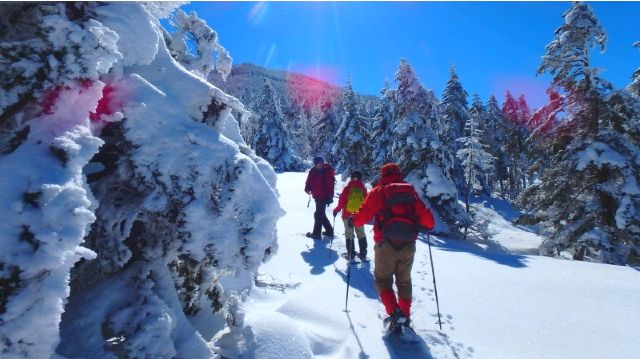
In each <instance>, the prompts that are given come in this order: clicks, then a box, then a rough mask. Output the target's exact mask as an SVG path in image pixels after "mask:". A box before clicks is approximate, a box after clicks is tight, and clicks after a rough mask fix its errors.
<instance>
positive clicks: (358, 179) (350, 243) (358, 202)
mask: <svg viewBox="0 0 640 359" xmlns="http://www.w3.org/2000/svg"><path fill="white" fill-rule="evenodd" d="M350 177H351V180H350V181H349V183H347V185H346V186H345V187H344V189H343V190H342V193H340V199H339V200H338V205H337V206H336V208H335V209H334V210H333V217H335V216H337V215H338V213H339V212H340V211H342V222H343V223H344V236H345V238H346V240H347V259H348V260H350V261H351V260H353V259H354V258H355V257H356V251H355V243H354V242H355V238H354V237H355V236H357V237H358V247H359V250H360V251H359V252H358V254H357V255H358V257H359V258H360V260H361V261H366V260H367V237H366V236H365V233H364V226H359V227H356V226H353V225H350V224H349V218H351V217H353V215H354V214H355V213H356V212H358V210H359V209H360V207H361V206H362V203H363V202H364V199H365V198H366V197H367V188H366V187H365V186H364V184H363V183H362V173H361V172H360V171H353V172H351V176H350ZM354 231H355V236H354Z"/></svg>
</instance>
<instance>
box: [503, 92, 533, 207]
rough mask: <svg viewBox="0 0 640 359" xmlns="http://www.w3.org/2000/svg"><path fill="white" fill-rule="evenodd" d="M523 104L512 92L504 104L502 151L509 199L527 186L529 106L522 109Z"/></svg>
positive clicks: (507, 94) (508, 94)
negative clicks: (526, 142) (527, 118)
mask: <svg viewBox="0 0 640 359" xmlns="http://www.w3.org/2000/svg"><path fill="white" fill-rule="evenodd" d="M522 104H523V101H518V100H516V99H514V98H513V96H512V95H511V92H509V91H507V93H506V95H505V100H504V103H503V104H502V114H503V118H504V119H505V121H504V122H503V126H502V127H503V131H504V133H505V141H504V142H503V144H502V151H503V152H504V156H505V163H506V169H507V177H506V178H507V180H508V181H507V182H508V189H509V198H515V197H517V196H519V195H520V193H522V191H523V190H524V188H525V187H526V184H527V183H526V171H527V169H526V158H525V140H526V137H527V135H526V134H527V132H526V126H525V124H526V119H525V117H524V114H525V113H526V112H527V108H528V106H526V107H525V108H521V105H522Z"/></svg>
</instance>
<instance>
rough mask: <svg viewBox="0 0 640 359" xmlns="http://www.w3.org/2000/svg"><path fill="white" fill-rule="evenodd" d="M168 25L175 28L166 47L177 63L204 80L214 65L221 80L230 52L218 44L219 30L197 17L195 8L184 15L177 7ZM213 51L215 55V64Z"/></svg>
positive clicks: (228, 70) (229, 70)
mask: <svg viewBox="0 0 640 359" xmlns="http://www.w3.org/2000/svg"><path fill="white" fill-rule="evenodd" d="M169 24H170V25H172V26H173V27H175V28H176V31H174V32H173V33H172V34H171V41H168V44H169V49H170V50H171V55H172V56H173V57H174V58H175V59H176V60H177V61H178V62H179V63H181V64H182V65H183V66H184V67H186V68H187V69H189V70H191V71H193V72H194V73H196V74H198V75H200V76H202V78H205V79H206V78H207V77H208V76H209V73H210V72H211V70H213V69H214V68H215V69H216V70H217V72H218V73H219V74H220V76H222V78H223V79H226V78H227V76H229V73H230V72H231V62H232V58H231V55H230V54H229V52H228V51H227V50H226V49H225V48H224V47H222V46H221V45H220V42H219V41H218V33H216V32H215V31H214V30H213V29H212V28H211V27H209V25H207V23H206V22H205V21H204V20H202V19H200V18H198V15H197V14H196V13H195V11H192V12H191V14H189V15H187V14H186V13H185V12H184V11H182V10H180V9H178V10H176V11H175V12H174V13H173V15H172V16H171V18H170V20H169ZM214 54H217V57H216V62H215V64H216V65H215V66H214V57H213V55H214Z"/></svg>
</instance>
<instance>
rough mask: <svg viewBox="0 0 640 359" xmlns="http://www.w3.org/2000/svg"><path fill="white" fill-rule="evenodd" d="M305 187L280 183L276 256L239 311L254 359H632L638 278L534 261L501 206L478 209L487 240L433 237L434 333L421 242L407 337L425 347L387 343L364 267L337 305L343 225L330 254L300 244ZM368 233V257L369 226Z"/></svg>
mask: <svg viewBox="0 0 640 359" xmlns="http://www.w3.org/2000/svg"><path fill="white" fill-rule="evenodd" d="M305 178H306V173H283V174H280V175H279V176H278V190H279V192H280V195H281V198H280V200H281V205H282V207H283V208H284V209H285V210H286V211H287V214H286V215H285V216H284V217H283V218H282V219H281V220H280V222H279V223H278V241H279V251H278V253H277V255H275V256H274V257H273V259H272V260H271V261H270V262H269V263H267V264H265V265H263V266H262V267H261V268H260V273H261V275H260V277H259V279H260V285H259V286H257V287H255V288H254V289H253V290H252V292H251V294H250V295H249V297H248V300H247V303H246V306H245V310H246V313H247V318H246V320H247V323H248V324H249V325H250V326H251V327H252V330H253V333H254V335H255V339H256V342H257V346H256V347H255V348H254V349H253V350H254V352H253V353H251V354H253V355H254V357H255V358H260V359H268V358H284V357H286V358H310V357H317V358H491V359H495V358H633V357H637V353H638V351H637V350H638V346H639V345H640V337H639V336H638V333H640V301H639V300H638V298H640V272H639V271H638V270H636V269H633V268H629V267H620V266H611V265H602V264H593V263H583V262H575V261H564V260H558V259H552V258H546V257H540V256H537V255H535V253H536V251H535V248H536V247H537V245H538V244H539V242H540V238H539V237H537V236H536V235H535V234H532V233H530V232H528V231H526V230H525V229H521V228H517V227H514V226H513V225H511V224H510V223H509V221H508V220H507V219H510V218H512V217H513V216H514V213H513V211H512V210H511V209H510V208H509V206H507V205H505V204H504V203H501V202H498V201H485V202H484V205H483V204H476V206H477V207H478V208H479V209H480V211H482V213H483V214H484V215H487V216H489V217H490V218H491V223H492V224H491V227H492V229H494V230H496V231H497V232H498V233H497V234H496V236H495V237H494V241H489V242H470V241H465V242H463V241H460V240H447V239H444V238H434V237H432V244H433V246H432V249H433V260H434V264H435V272H436V276H437V278H436V279H437V286H438V296H439V301H440V310H441V314H442V316H443V321H444V322H445V325H443V327H442V330H439V329H438V327H437V325H436V324H435V322H436V320H437V315H436V303H435V295H434V291H433V279H432V273H431V265H430V261H429V251H428V246H427V244H426V243H424V242H419V243H418V246H417V253H416V260H415V264H414V268H413V281H414V307H413V326H414V328H415V330H416V332H417V333H418V334H419V336H420V337H421V338H422V342H421V343H419V344H418V345H412V346H407V345H403V344H400V343H397V342H394V341H390V340H385V338H384V331H383V327H382V320H381V318H382V317H383V309H382V306H381V305H380V303H379V301H378V297H377V293H376V290H375V288H374V285H373V274H372V271H373V262H372V263H371V264H357V265H352V272H351V279H350V289H349V295H348V303H345V300H346V299H347V297H346V290H347V282H346V269H347V263H346V262H345V260H344V259H342V258H341V257H340V256H339V253H341V252H344V251H345V244H344V237H343V236H342V233H343V228H342V223H340V221H339V220H338V221H336V233H337V234H338V235H337V237H336V239H335V240H334V241H333V243H330V242H329V241H313V240H311V239H308V238H306V237H305V236H304V233H306V232H307V231H310V230H311V228H312V224H313V204H312V205H311V206H309V207H307V196H306V195H305V194H304V192H303V188H304V181H305ZM342 185H343V184H339V185H338V186H337V187H338V188H337V190H339V189H340V188H341V186H342ZM327 213H328V214H329V213H330V212H329V211H327ZM366 232H367V236H368V237H369V246H370V249H371V248H372V246H373V241H372V233H371V228H370V227H369V226H368V227H367V229H366ZM330 247H331V248H330ZM370 253H371V255H373V253H372V251H370ZM346 304H348V310H347V311H345V305H346Z"/></svg>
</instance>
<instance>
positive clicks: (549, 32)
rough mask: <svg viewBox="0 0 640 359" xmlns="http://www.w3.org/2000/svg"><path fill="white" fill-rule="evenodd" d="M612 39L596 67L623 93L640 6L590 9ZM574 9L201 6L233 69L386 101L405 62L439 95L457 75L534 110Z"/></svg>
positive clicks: (639, 62)
mask: <svg viewBox="0 0 640 359" xmlns="http://www.w3.org/2000/svg"><path fill="white" fill-rule="evenodd" d="M589 5H590V6H591V7H592V8H593V10H594V12H595V15H596V17H597V18H598V20H599V21H600V24H601V25H602V26H603V28H604V29H605V32H606V33H607V36H608V41H607V50H606V52H605V53H604V54H602V55H601V54H600V53H599V52H596V53H594V55H593V57H592V62H593V64H594V66H598V67H601V68H603V70H604V73H603V77H605V78H606V79H607V80H609V81H611V82H612V83H613V84H614V85H615V86H616V87H622V86H626V85H627V84H628V83H629V81H630V76H631V74H632V73H633V71H634V70H635V69H637V68H638V67H640V50H639V49H636V48H634V47H633V43H634V42H635V41H640V26H637V25H633V23H636V22H637V21H638V20H639V19H640V2H590V3H589ZM569 7H570V3H569V2H195V3H191V4H189V5H185V6H183V9H184V10H185V11H187V12H190V11H191V10H195V11H196V12H197V13H198V16H199V17H200V18H203V19H205V20H206V21H207V23H208V24H209V25H210V26H211V27H212V28H213V29H214V30H216V31H217V32H218V35H219V37H220V42H221V44H222V45H223V46H224V47H225V48H226V49H227V50H229V51H230V52H231V55H232V56H233V58H234V63H242V62H251V63H255V64H258V65H262V66H266V67H269V68H277V69H284V70H292V71H296V72H302V73H305V74H308V75H311V76H315V77H319V78H321V79H324V80H327V81H329V82H332V83H335V84H337V85H344V84H345V83H346V81H347V78H348V76H352V78H353V86H354V88H355V90H356V91H358V92H362V93H368V94H378V90H379V89H380V88H382V86H383V85H384V81H385V79H388V80H389V81H390V83H391V85H392V86H393V83H392V82H393V78H394V74H395V71H396V69H397V67H398V63H399V60H400V58H405V59H407V60H408V61H409V63H411V64H412V65H413V67H414V69H415V70H416V73H417V74H418V77H419V78H420V81H421V82H422V84H423V85H424V86H425V87H427V88H430V89H433V90H434V91H435V92H436V94H437V95H438V96H440V95H441V93H442V90H443V89H444V86H445V84H446V81H447V79H448V76H449V66H450V64H451V63H454V64H455V65H456V71H457V73H458V76H459V77H460V81H461V83H462V85H463V87H464V88H465V90H466V91H467V92H468V93H469V95H470V96H471V95H472V94H473V93H478V94H479V95H480V97H481V98H482V99H483V100H484V101H486V100H487V99H488V97H489V96H490V95H492V94H493V95H496V97H497V98H498V100H499V101H500V102H502V100H503V98H504V93H505V91H506V90H511V92H512V93H514V95H515V96H518V95H519V94H520V93H524V94H525V96H526V97H527V100H528V102H529V104H530V105H531V106H533V107H537V106H539V105H541V104H542V103H543V102H544V101H545V100H546V94H545V92H544V90H545V89H546V87H547V86H548V84H549V82H550V77H549V76H548V75H544V76H536V69H537V67H538V65H539V64H540V58H541V56H542V55H543V54H544V48H545V46H546V44H548V43H549V41H551V39H552V38H553V33H554V31H555V29H556V28H558V27H559V26H560V25H561V24H562V14H563V13H564V11H565V10H567V9H568V8H569Z"/></svg>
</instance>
